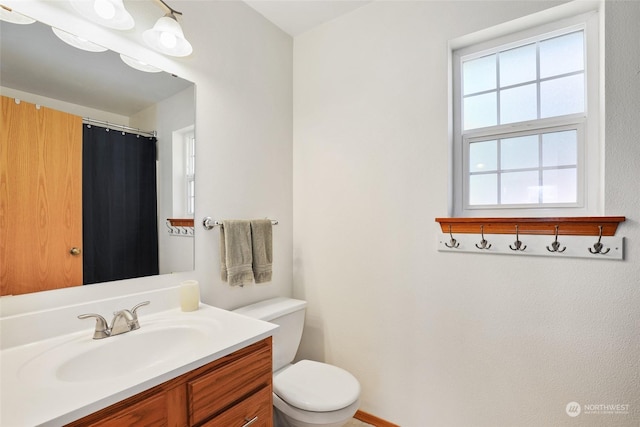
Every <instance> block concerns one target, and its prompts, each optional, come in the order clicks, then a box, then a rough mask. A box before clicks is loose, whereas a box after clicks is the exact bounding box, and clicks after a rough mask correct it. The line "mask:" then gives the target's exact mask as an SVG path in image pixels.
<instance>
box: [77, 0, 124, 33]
mask: <svg viewBox="0 0 640 427" xmlns="http://www.w3.org/2000/svg"><path fill="white" fill-rule="evenodd" d="M69 1H70V2H71V5H72V6H73V8H74V9H75V10H77V11H78V13H80V14H81V15H82V16H84V17H85V18H87V19H89V20H91V21H93V22H95V23H96V24H100V25H102V26H104V27H108V28H113V29H116V30H130V29H131V28H133V27H134V26H135V22H134V21H133V17H132V16H131V14H130V13H129V12H127V9H125V7H124V4H123V3H122V0H69Z"/></svg>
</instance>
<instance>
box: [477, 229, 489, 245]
mask: <svg viewBox="0 0 640 427" xmlns="http://www.w3.org/2000/svg"><path fill="white" fill-rule="evenodd" d="M480 233H481V234H482V240H480V244H479V245H478V244H477V243H476V248H478V249H489V248H490V247H491V244H490V243H489V242H487V240H486V239H485V238H484V225H481V226H480Z"/></svg>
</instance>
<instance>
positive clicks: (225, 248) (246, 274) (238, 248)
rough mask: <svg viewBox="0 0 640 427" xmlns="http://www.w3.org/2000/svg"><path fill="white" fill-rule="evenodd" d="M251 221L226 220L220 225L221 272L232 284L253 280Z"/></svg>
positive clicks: (242, 283)
mask: <svg viewBox="0 0 640 427" xmlns="http://www.w3.org/2000/svg"><path fill="white" fill-rule="evenodd" d="M252 264H253V253H252V244H251V222H250V221H243V220H225V221H222V225H221V227H220V274H221V277H222V280H223V281H225V282H228V283H229V285H231V286H236V285H240V286H243V285H245V284H247V283H251V282H252V281H253V269H252Z"/></svg>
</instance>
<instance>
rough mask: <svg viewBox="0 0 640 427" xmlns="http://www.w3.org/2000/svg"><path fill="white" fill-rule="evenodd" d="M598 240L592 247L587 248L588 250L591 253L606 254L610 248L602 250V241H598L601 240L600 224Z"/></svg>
mask: <svg viewBox="0 0 640 427" xmlns="http://www.w3.org/2000/svg"><path fill="white" fill-rule="evenodd" d="M598 230H599V232H598V241H597V242H596V243H595V244H594V245H593V249H591V248H589V252H591V253H592V254H602V255H604V254H606V253H608V252H609V251H610V250H611V248H607V250H606V251H603V250H602V248H603V247H604V245H603V244H602V243H600V240H602V226H601V225H599V226H598Z"/></svg>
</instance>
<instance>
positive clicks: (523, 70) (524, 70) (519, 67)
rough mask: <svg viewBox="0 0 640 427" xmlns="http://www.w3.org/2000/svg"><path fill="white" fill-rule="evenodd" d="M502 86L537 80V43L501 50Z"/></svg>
mask: <svg viewBox="0 0 640 427" xmlns="http://www.w3.org/2000/svg"><path fill="white" fill-rule="evenodd" d="M499 61H500V87H505V86H510V85H514V84H518V83H525V82H530V81H533V80H536V45H535V44H529V45H526V46H522V47H519V48H516V49H511V50H506V51H504V52H500V57H499Z"/></svg>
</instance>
